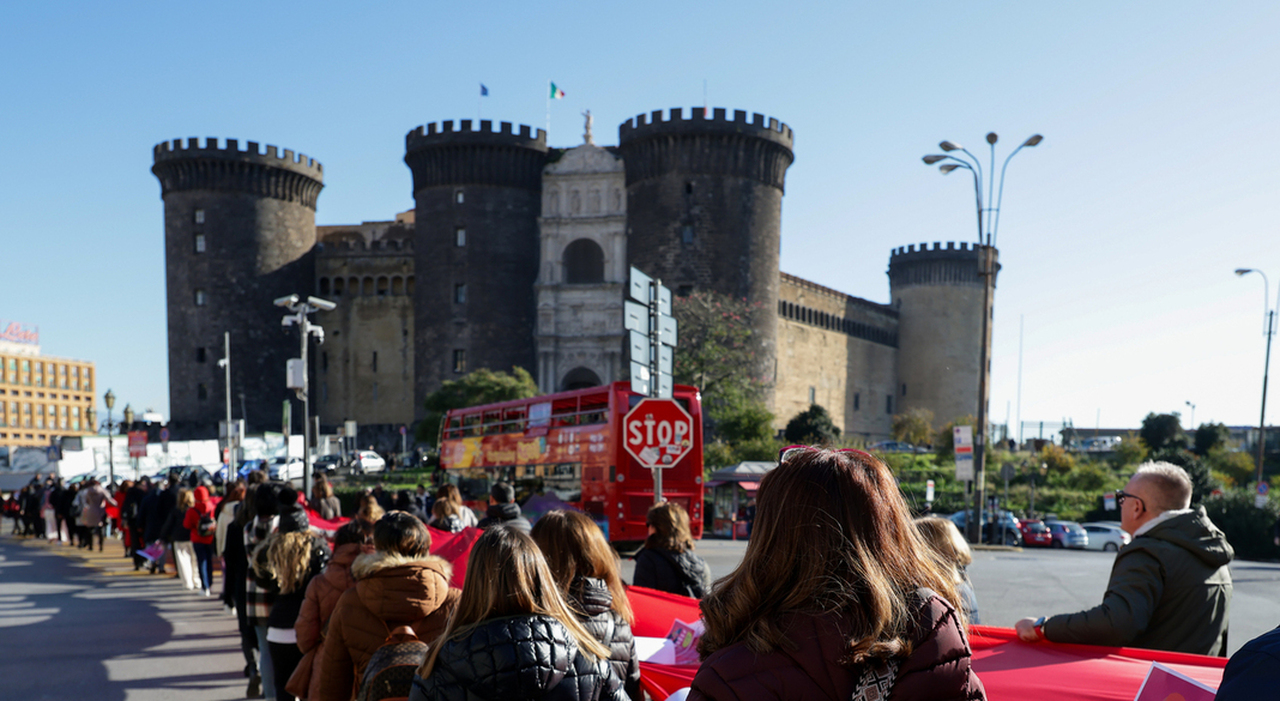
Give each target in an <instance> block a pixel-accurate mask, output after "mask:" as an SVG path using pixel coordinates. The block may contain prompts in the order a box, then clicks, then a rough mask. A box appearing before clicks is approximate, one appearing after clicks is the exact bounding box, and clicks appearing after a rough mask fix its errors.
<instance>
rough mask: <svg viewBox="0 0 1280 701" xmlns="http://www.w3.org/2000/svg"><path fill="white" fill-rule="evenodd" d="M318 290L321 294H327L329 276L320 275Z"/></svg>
mask: <svg viewBox="0 0 1280 701" xmlns="http://www.w3.org/2000/svg"><path fill="white" fill-rule="evenodd" d="M319 291H320V294H322V295H327V294H329V278H327V277H322V278H320V290H319Z"/></svg>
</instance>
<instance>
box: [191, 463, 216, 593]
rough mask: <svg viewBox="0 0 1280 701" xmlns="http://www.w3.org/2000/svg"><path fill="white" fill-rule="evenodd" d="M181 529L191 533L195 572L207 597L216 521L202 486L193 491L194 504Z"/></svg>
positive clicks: (211, 574)
mask: <svg viewBox="0 0 1280 701" xmlns="http://www.w3.org/2000/svg"><path fill="white" fill-rule="evenodd" d="M182 527H183V528H186V529H187V530H189V531H191V547H192V548H193V549H194V550H195V552H196V571H197V572H199V573H200V587H201V589H202V590H203V591H204V595H205V596H209V586H210V585H211V584H212V583H213V571H212V570H213V538H214V535H216V533H217V527H218V525H217V521H216V520H214V517H213V501H212V500H210V499H209V489H208V488H207V487H205V486H204V485H201V486H199V487H196V489H195V504H194V505H193V506H192V507H191V508H189V509H187V513H186V515H185V516H183V518H182Z"/></svg>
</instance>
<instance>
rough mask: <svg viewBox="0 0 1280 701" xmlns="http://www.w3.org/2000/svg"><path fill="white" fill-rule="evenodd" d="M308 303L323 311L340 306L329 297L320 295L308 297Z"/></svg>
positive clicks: (329, 310)
mask: <svg viewBox="0 0 1280 701" xmlns="http://www.w3.org/2000/svg"><path fill="white" fill-rule="evenodd" d="M307 304H309V305H311V306H313V307H315V308H316V309H319V310H320V311H322V312H331V311H333V310H334V309H337V308H338V305H337V304H336V303H334V302H330V301H329V300H327V299H320V298H319V297H307Z"/></svg>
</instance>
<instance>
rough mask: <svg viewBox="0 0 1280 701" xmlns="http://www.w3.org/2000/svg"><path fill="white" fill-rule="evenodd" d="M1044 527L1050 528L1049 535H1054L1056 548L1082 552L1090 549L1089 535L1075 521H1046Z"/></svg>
mask: <svg viewBox="0 0 1280 701" xmlns="http://www.w3.org/2000/svg"><path fill="white" fill-rule="evenodd" d="M1044 525H1046V526H1048V527H1049V533H1050V534H1052V535H1053V547H1055V548H1075V549H1077V550H1080V549H1083V548H1087V547H1089V534H1088V533H1086V532H1085V530H1084V527H1083V526H1081V525H1080V524H1078V523H1076V522H1075V521H1045V523H1044Z"/></svg>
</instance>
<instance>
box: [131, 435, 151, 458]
mask: <svg viewBox="0 0 1280 701" xmlns="http://www.w3.org/2000/svg"><path fill="white" fill-rule="evenodd" d="M129 457H131V458H145V457H147V432H146V431H130V432H129Z"/></svg>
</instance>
